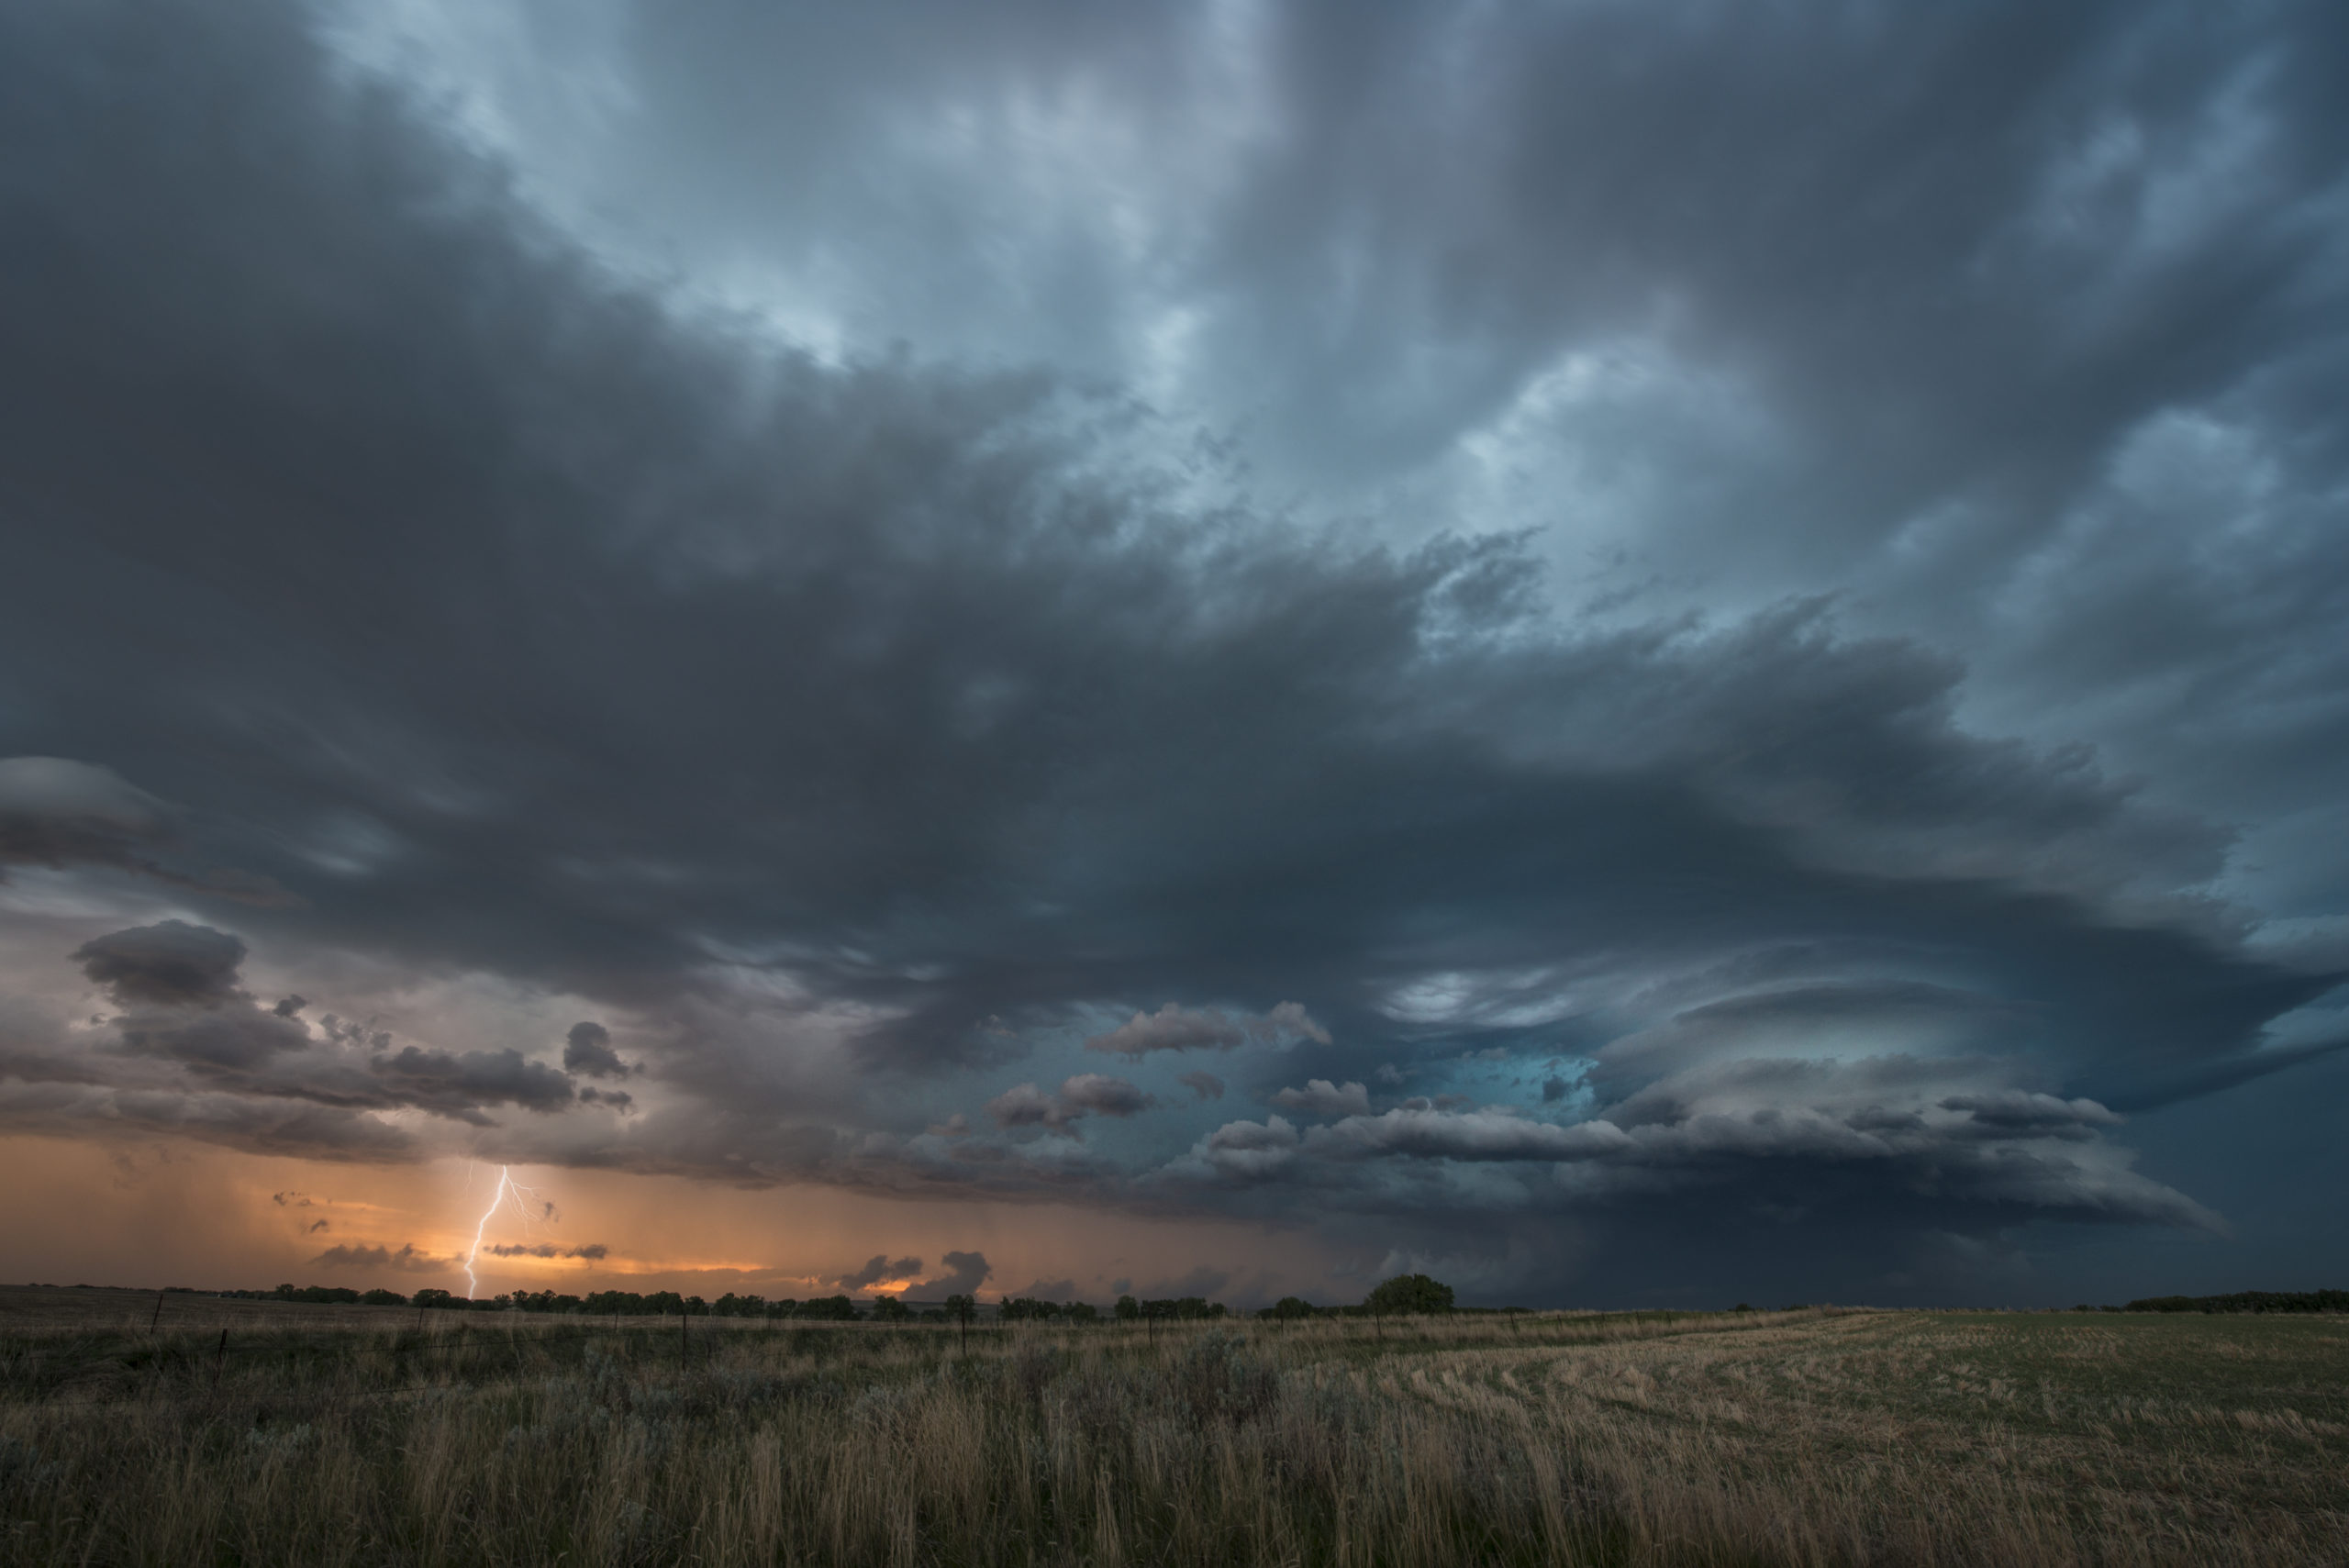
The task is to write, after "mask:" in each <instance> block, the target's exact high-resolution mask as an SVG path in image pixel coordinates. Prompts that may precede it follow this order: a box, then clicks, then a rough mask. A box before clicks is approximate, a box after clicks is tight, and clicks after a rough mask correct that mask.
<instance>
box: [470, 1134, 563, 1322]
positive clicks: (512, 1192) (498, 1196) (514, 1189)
mask: <svg viewBox="0 0 2349 1568" xmlns="http://www.w3.org/2000/svg"><path fill="white" fill-rule="evenodd" d="M525 1193H528V1194H529V1195H530V1196H532V1197H533V1198H538V1197H539V1194H538V1189H537V1188H535V1187H526V1186H524V1185H523V1184H521V1183H519V1182H518V1181H516V1180H515V1179H514V1174H513V1171H512V1168H511V1167H509V1166H506V1165H500V1166H499V1167H498V1168H497V1186H496V1188H495V1190H494V1191H493V1192H491V1194H490V1195H489V1207H487V1208H484V1209H483V1210H482V1211H481V1218H480V1219H478V1220H476V1221H475V1222H474V1224H473V1245H472V1246H470V1247H468V1248H466V1249H465V1296H466V1297H467V1298H468V1299H471V1298H473V1297H475V1296H480V1295H481V1282H480V1281H479V1280H477V1279H475V1278H474V1277H473V1260H474V1259H475V1258H477V1257H479V1256H480V1255H481V1239H482V1235H483V1233H484V1231H486V1230H487V1229H489V1222H490V1221H491V1220H493V1219H495V1218H497V1211H498V1208H499V1207H501V1206H503V1205H505V1204H508V1203H510V1204H512V1205H513V1206H514V1212H515V1214H516V1215H517V1216H518V1217H519V1218H520V1219H521V1221H522V1224H523V1226H524V1227H525V1228H526V1229H527V1228H528V1227H529V1223H530V1211H529V1209H527V1208H525V1207H522V1195H523V1194H525ZM539 1201H540V1204H541V1205H543V1206H544V1207H545V1208H546V1209H547V1210H548V1212H550V1213H551V1212H552V1210H553V1207H554V1206H553V1205H551V1204H549V1203H547V1202H546V1200H545V1199H543V1198H539Z"/></svg>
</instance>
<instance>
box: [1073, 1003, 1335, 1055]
mask: <svg viewBox="0 0 2349 1568" xmlns="http://www.w3.org/2000/svg"><path fill="white" fill-rule="evenodd" d="M1281 1040H1314V1041H1317V1042H1319V1044H1322V1045H1327V1044H1329V1043H1330V1031H1329V1030H1328V1029H1323V1028H1322V1027H1321V1026H1320V1025H1319V1024H1318V1023H1316V1022H1315V1021H1314V1020H1313V1018H1312V1016H1311V1015H1310V1014H1308V1012H1306V1010H1305V1008H1304V1006H1303V1005H1302V1004H1300V1003H1297V1002H1282V1003H1280V1004H1278V1005H1277V1006H1275V1007H1274V1008H1273V1009H1272V1010H1271V1011H1270V1012H1268V1013H1265V1014H1264V1016H1263V1017H1261V1018H1258V1017H1253V1016H1251V1015H1249V1014H1246V1013H1224V1012H1221V1011H1219V1010H1217V1009H1216V1008H1213V1007H1208V1008H1202V1009H1200V1010H1198V1011H1196V1012H1195V1011H1191V1010H1189V1009H1186V1008H1185V1007H1182V1006H1177V1005H1176V1004H1175V1003H1173V1002H1169V1003H1167V1004H1166V1005H1165V1006H1162V1007H1160V1008H1159V1009H1158V1011H1156V1012H1155V1013H1136V1014H1135V1015H1134V1016H1133V1017H1132V1018H1129V1019H1127V1020H1126V1021H1125V1022H1124V1023H1122V1024H1119V1026H1118V1027H1117V1028H1116V1029H1111V1030H1109V1031H1108V1033H1106V1034H1097V1035H1095V1036H1093V1037H1092V1038H1091V1039H1089V1040H1086V1041H1085V1050H1087V1051H1107V1052H1108V1053H1109V1054H1110V1055H1112V1056H1146V1055H1148V1054H1149V1053H1150V1052H1152V1051H1236V1050H1238V1049H1239V1048H1240V1047H1241V1046H1243V1045H1251V1044H1253V1045H1270V1044H1275V1043H1277V1042H1279V1041H1281Z"/></svg>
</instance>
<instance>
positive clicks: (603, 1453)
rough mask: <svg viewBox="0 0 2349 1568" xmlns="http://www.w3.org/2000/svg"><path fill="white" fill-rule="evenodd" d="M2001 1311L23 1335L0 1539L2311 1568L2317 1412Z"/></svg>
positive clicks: (44, 1558) (118, 1546) (53, 1559)
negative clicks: (2073, 1339)
mask: <svg viewBox="0 0 2349 1568" xmlns="http://www.w3.org/2000/svg"><path fill="white" fill-rule="evenodd" d="M2015 1321H2016V1322H2018V1323H2021V1324H2022V1325H2023V1329H2021V1330H2017V1329H2006V1330H2001V1329H1999V1328H1998V1325H1996V1324H1995V1323H1994V1324H1993V1325H1992V1329H1991V1331H1990V1332H1989V1335H1988V1337H1987V1339H1977V1338H1975V1337H1970V1336H1973V1335H1974V1334H1975V1329H1974V1328H1973V1327H1972V1326H1971V1325H1970V1324H1969V1322H1968V1321H1967V1320H1956V1319H1943V1318H1925V1317H1920V1316H1914V1315H1893V1314H1852V1315H1842V1316H1836V1315H1826V1314H1816V1313H1813V1314H1798V1315H1792V1316H1778V1315H1751V1316H1740V1317H1736V1318H1729V1317H1715V1318H1663V1317H1655V1318H1645V1319H1626V1318H1564V1317H1555V1316H1551V1317H1543V1318H1537V1319H1530V1320H1520V1321H1515V1322H1511V1321H1508V1320H1504V1319H1472V1320H1460V1319H1449V1320H1419V1321H1415V1322H1408V1323H1397V1322H1388V1323H1385V1324H1376V1323H1363V1322H1344V1323H1328V1322H1315V1323H1308V1324H1301V1325H1280V1326H1275V1325H1257V1324H1248V1325H1233V1324H1221V1325H1181V1326H1176V1325H1163V1326H1161V1327H1160V1328H1159V1329H1157V1330H1156V1332H1155V1333H1154V1334H1151V1333H1145V1332H1144V1331H1142V1330H1140V1329H1128V1328H1097V1329H1052V1328H1042V1327H1034V1326H1029V1325H1021V1326H1019V1327H1017V1328H1014V1329H1008V1330H1004V1329H996V1330H985V1331H981V1332H977V1333H974V1334H973V1335H972V1336H971V1339H970V1343H969V1349H968V1351H967V1353H964V1352H963V1351H962V1349H961V1348H960V1345H959V1337H958V1336H957V1334H956V1333H955V1332H954V1331H953V1330H952V1329H924V1328H911V1329H880V1328H877V1327H873V1326H842V1327H839V1328H801V1329H778V1330H767V1329H756V1328H749V1329H734V1330H732V1331H724V1332H716V1331H713V1332H700V1333H698V1334H697V1337H696V1338H694V1339H690V1340H687V1341H685V1345H684V1347H683V1350H682V1351H681V1348H680V1344H679V1340H678V1336H677V1333H676V1331H675V1328H674V1319H673V1320H671V1323H670V1324H669V1325H666V1326H662V1327H653V1326H651V1325H645V1326H638V1327H630V1326H627V1325H622V1326H619V1327H617V1328H614V1327H612V1326H609V1325H606V1324H592V1323H591V1324H583V1323H582V1322H581V1321H580V1320H579V1319H575V1318H574V1319H560V1318H550V1319H535V1320H533V1319H527V1318H512V1319H499V1320H498V1322H497V1327H496V1329H494V1330H485V1329H484V1328H483V1326H482V1325H481V1324H479V1323H478V1322H468V1323H465V1324H463V1325H462V1335H460V1333H459V1332H458V1330H457V1329H452V1328H450V1327H447V1326H443V1325H437V1324H432V1323H427V1324H426V1325H424V1327H423V1328H422V1329H417V1328H416V1327H414V1326H412V1325H402V1326H400V1327H396V1328H393V1327H384V1328H375V1329H359V1330H343V1331H337V1330H334V1329H322V1328H318V1327H316V1326H312V1325H297V1326H294V1327H289V1328H287V1329H282V1330H269V1329H243V1330H239V1331H236V1332H233V1333H232V1334H231V1335H230V1336H229V1339H230V1342H229V1343H228V1345H227V1346H226V1348H225V1349H224V1348H223V1346H222V1344H221V1343H220V1340H219V1336H218V1334H217V1331H216V1330H213V1329H208V1328H207V1329H197V1330H191V1331H186V1332H182V1333H179V1334H173V1333H170V1332H165V1333H162V1334H161V1335H156V1336H149V1335H147V1334H145V1333H143V1332H140V1331H138V1330H135V1329H119V1328H117V1329H106V1330H103V1331H75V1330H59V1329H50V1330H39V1331H24V1332H18V1333H17V1334H14V1335H10V1336H6V1338H5V1340H0V1531H5V1534H0V1559H5V1560H6V1562H17V1563H28V1564H30V1563H68V1562H71V1563H85V1562H87V1563H155V1564H173V1565H178V1564H186V1563H264V1562H267V1563H280V1562H302V1563H321V1564H343V1563H348V1564H371V1565H372V1564H379V1563H380V1564H390V1563H400V1564H418V1565H423V1564H441V1563H468V1564H470V1563H539V1562H565V1563H575V1564H639V1563H643V1564H652V1563H664V1564H665V1563H688V1562H691V1563H733V1562H762V1563H763V1562H823V1563H889V1564H907V1565H911V1564H930V1563H940V1564H964V1563H967V1564H997V1563H1004V1564H1009V1563H1023V1564H1024V1563H1072V1564H1074V1563H1094V1564H1101V1565H1104V1568H1107V1565H1109V1564H1119V1563H1129V1562H1131V1563H1185V1564H1190V1563H1202V1562H1217V1563H1222V1562H1230V1563H1250V1564H1252V1563H1263V1564H1290V1563H1323V1562H1327V1563H1360V1564H1394V1565H1398V1568H1399V1565H1410V1564H1455V1563H1551V1562H1569V1563H1573V1562H1597V1563H1656V1564H1665V1563H1719V1564H1730V1563H1738V1564H1748V1563H1752V1564H1779V1563H1786V1564H1796V1563H1804V1564H1809V1563H1861V1562H1900V1563H1910V1562H1914V1563H1926V1564H1941V1563H1947V1564H1976V1563H1981V1564H1993V1563H1995V1564H2002V1565H2003V1564H2022V1565H2030V1564H2042V1563H2044V1564H2054V1563H2115V1564H2121V1563H2128V1564H2137V1563H2144V1564H2152V1563H2188V1562H2191V1563H2232V1562H2243V1563H2253V1562H2257V1563H2262V1564H2269V1563H2301V1562H2306V1563H2317V1562H2339V1561H2341V1560H2342V1558H2343V1543H2344V1542H2349V1518H2345V1517H2344V1514H2343V1507H2344V1482H2343V1466H2342V1458H2343V1454H2344V1453H2349V1444H2344V1443H2343V1437H2342V1431H2341V1427H2340V1423H2339V1422H2338V1421H2336V1420H2333V1419H2332V1418H2330V1417H2328V1415H2327V1414H2325V1412H2324V1411H2323V1410H2319V1411H2316V1412H2314V1413H2311V1411H2310V1410H2307V1409H2300V1408H2286V1407H2282V1406H2279V1405H2277V1403H2276V1402H2275V1399H2274V1398H2273V1397H2270V1396H2271V1395H2272V1394H2273V1389H2272V1388H2269V1384H2274V1383H2275V1380H2273V1379H2270V1380H2268V1383H2266V1384H2263V1385H2262V1387H2263V1388H2268V1394H2266V1395H2263V1396H2262V1397H2263V1398H2266V1400H2267V1403H2266V1406H2265V1407H2262V1408H2261V1409H2258V1410H2254V1411H2249V1412H2246V1413H2248V1414H2252V1415H2254V1416H2257V1417H2260V1418H2261V1420H2264V1421H2266V1425H2262V1424H2261V1420H2254V1421H2253V1422H2251V1423H2249V1424H2245V1423H2244V1422H2243V1421H2240V1420H2221V1421H2220V1422H2219V1423H2217V1424H2216V1425H2213V1424H2212V1423H2210V1422H2209V1421H2207V1420H2204V1419H2201V1418H2199V1417H2198V1416H2197V1414H2196V1412H2197V1411H2199V1410H2203V1409H2205V1407H2203V1406H2200V1405H2196V1404H2194V1403H2193V1402H2191V1401H2185V1402H2180V1401H2176V1400H2173V1401H2171V1402H2170V1403H2169V1405H2166V1406H2165V1405H2163V1404H2162V1402H2161V1400H2160V1399H2159V1398H2157V1397H2152V1396H2149V1395H2148V1394H2147V1393H2146V1391H2145V1389H2144V1387H2143V1386H2142V1384H2143V1380H2142V1379H2137V1380H2134V1381H2132V1380H2131V1379H2129V1378H2124V1379H2123V1382H2125V1383H2128V1385H2129V1386H2128V1387H2127V1388H2125V1389H2116V1388H2109V1387H2105V1386H2104V1385H2103V1383H2102V1382H2099V1379H2100V1378H2103V1376H2104V1374H2105V1373H2109V1372H2110V1371H2111V1367H2110V1366H2109V1365H2108V1364H2107V1362H2108V1361H2110V1360H2113V1359H2114V1358H2100V1357H2097V1356H2091V1357H2089V1358H2088V1359H2087V1361H2084V1362H2081V1365H2082V1366H2084V1367H2091V1368H2093V1369H2095V1371H2096V1373H2097V1375H2096V1376H2092V1377H2091V1376H2084V1377H2080V1378H2075V1379H2073V1380H2072V1382H2071V1383H2070V1384H2066V1385H2064V1386H2063V1387H2062V1388H2060V1389H2059V1388H2057V1387H2056V1386H2055V1385H2049V1384H2047V1382H2046V1380H2045V1379H2044V1378H2041V1379H2039V1383H2040V1385H2041V1386H2037V1387H2032V1386H2030V1382H2031V1375H2032V1374H2029V1373H2025V1372H2018V1371H2017V1368H2018V1367H2020V1366H2023V1365H2025V1363H2030V1362H2031V1361H2032V1356H2035V1355H2037V1354H2039V1351H2038V1350H2034V1349H2032V1345H2034V1344H2036V1343H2037V1341H2029V1342H2025V1340H2014V1335H2015V1333H2017V1332H2025V1335H2026V1340H2028V1333H2029V1332H2037V1330H2036V1329H2034V1328H2032V1325H2030V1324H2029V1323H2028V1322H2027V1321H2025V1320H2021V1319H2018V1320H2015ZM700 1328H701V1326H700V1325H696V1329H697V1330H698V1329H700ZM2000 1332H2005V1333H2007V1334H2008V1340H1999V1339H1998V1334H1999V1333H2000ZM2106 1332H2107V1333H2108V1334H2110V1330H2106ZM2333 1332H2334V1334H2335V1337H2336V1340H2338V1339H2341V1338H2349V1336H2343V1335H2341V1334H2340V1333H2339V1331H2338V1330H2337V1329H2336V1330H2333ZM2009 1341H2012V1342H2009ZM2018 1345H2021V1349H2018V1348H2017V1346H2018ZM2002 1347H2003V1348H2002ZM2042 1348H2043V1347H2042ZM2130 1349H2131V1347H2130V1346H2129V1345H2126V1344H2124V1345H2123V1346H2122V1347H2121V1353H2120V1355H2119V1357H2118V1358H2117V1359H2118V1360H2119V1361H2120V1362H2121V1363H2123V1364H2124V1368H2125V1363H2126V1362H2127V1361H2128V1352H2129V1351H2130ZM2050 1353H2053V1354H2058V1355H2059V1356H2060V1354H2061V1353H2065V1352H2061V1351H2060V1350H2059V1351H2056V1352H2050ZM2261 1353H2266V1352H2265V1351H2262V1352H2261ZM2278 1353H2279V1354H2281V1355H2282V1356H2283V1357H2284V1358H2285V1360H2286V1361H2289V1360H2290V1358H2291V1357H2293V1356H2298V1357H2299V1362H2294V1363H2293V1364H2295V1365H2298V1364H2301V1363H2305V1364H2306V1365H2308V1366H2316V1367H2320V1368H2321V1367H2326V1366H2332V1365H2333V1364H2334V1362H2332V1360H2329V1359H2327V1358H2332V1357H2336V1356H2337V1355H2338V1353H2339V1351H2338V1347H2337V1345H2336V1342H2335V1340H2318V1339H2316V1338H2310V1339H2309V1340H2307V1342H2306V1343H2305V1344H2298V1345H2288V1346H2286V1347H2285V1348H2284V1350H2283V1351H2281V1352H2278ZM2018 1357H2020V1358H2021V1360H2020V1361H2018V1359H2017V1358H2018ZM2140 1359H2142V1357H2141V1358H2140ZM2277 1364H2278V1366H2279V1367H2281V1366H2283V1365H2284V1362H2278V1363H2277ZM1936 1379H1938V1380H1939V1381H1938V1382H1937V1381H1936ZM1953 1379H1954V1380H1956V1381H1955V1382H1953ZM2019 1380H2020V1381H2019ZM1961 1384H1962V1385H1965V1386H1959V1385H1961ZM1994 1385H1995V1386H1994ZM2277 1386H2282V1387H2286V1388H2288V1387H2290V1386H2294V1385H2291V1384H2290V1383H2289V1381H2288V1380H2286V1381H2285V1382H2284V1383H2282V1384H2280V1385H2277ZM2334 1386H2335V1388H2336V1390H2337V1387H2338V1385H2337V1383H2336V1384H2335V1385H2334ZM2149 1398H2150V1400H2151V1402H2150V1403H2149ZM2067 1401H2068V1403H2066V1402H2067ZM2132 1401H2133V1403H2132ZM2300 1403H2301V1404H2302V1405H2308V1404H2310V1400H2308V1399H2302V1400H2301V1401H2300ZM2208 1408H2209V1409H2210V1410H2218V1411H2220V1413H2221V1415H2222V1416H2223V1415H2225V1414H2227V1413H2226V1412H2225V1411H2224V1410H2223V1408H2222V1407H2219V1406H2210V1407H2208ZM2325 1408H2326V1409H2328V1410H2329V1409H2331V1407H2325ZM2336 1413H2337V1412H2336ZM2116 1421H2117V1422H2120V1423H2121V1425H2120V1426H2116V1425H2115V1424H2114V1423H2115V1422H2116ZM2295 1423H2297V1424H2295ZM2328 1428H2329V1429H2328Z"/></svg>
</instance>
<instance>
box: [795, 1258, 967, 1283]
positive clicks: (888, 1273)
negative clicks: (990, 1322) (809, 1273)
mask: <svg viewBox="0 0 2349 1568" xmlns="http://www.w3.org/2000/svg"><path fill="white" fill-rule="evenodd" d="M953 1266H954V1265H953V1264H952V1263H949V1264H948V1265H947V1267H949V1268H952V1267H953ZM918 1273H921V1260H920V1259H919V1258H899V1259H897V1260H896V1261H895V1262H891V1261H890V1258H889V1255H888V1254H887V1253H885V1252H875V1253H874V1254H873V1256H872V1257H870V1258H868V1259H866V1260H865V1263H864V1266H863V1268H861V1269H858V1270H856V1271H855V1272H854V1273H845V1274H836V1275H834V1276H833V1277H832V1278H831V1279H830V1280H829V1281H827V1282H826V1283H828V1284H831V1285H834V1286H836V1287H837V1288H839V1289H841V1290H863V1289H865V1288H866V1287H868V1286H871V1285H876V1284H881V1283H882V1282H883V1281H884V1280H901V1279H911V1278H912V1277H913V1276H914V1275H916V1274H918Z"/></svg>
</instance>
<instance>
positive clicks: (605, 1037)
mask: <svg viewBox="0 0 2349 1568" xmlns="http://www.w3.org/2000/svg"><path fill="white" fill-rule="evenodd" d="M562 1070H563V1071H564V1072H565V1073H578V1074H580V1075H582V1076H584V1077H588V1078H624V1077H626V1076H627V1075H628V1073H629V1064H628V1063H627V1062H622V1061H621V1060H620V1053H619V1052H618V1051H614V1050H613V1049H612V1031H611V1030H609V1029H606V1028H605V1027H604V1026H603V1025H601V1024H598V1023H593V1022H584V1021H583V1022H580V1023H575V1024H573V1025H572V1026H571V1032H570V1033H569V1034H568V1035H566V1036H564V1037H563V1044H562Z"/></svg>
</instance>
